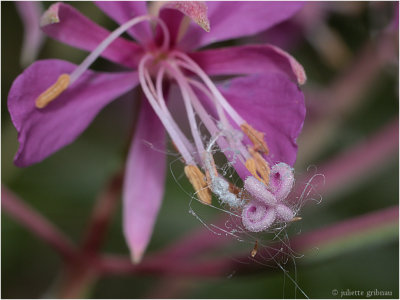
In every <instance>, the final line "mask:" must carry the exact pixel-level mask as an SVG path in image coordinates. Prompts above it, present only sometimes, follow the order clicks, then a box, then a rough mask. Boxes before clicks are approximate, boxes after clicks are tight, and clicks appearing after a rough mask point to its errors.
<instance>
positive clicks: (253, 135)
mask: <svg viewBox="0 0 400 300" xmlns="http://www.w3.org/2000/svg"><path fill="white" fill-rule="evenodd" d="M240 128H241V129H242V130H243V132H244V134H245V135H247V137H248V138H249V139H250V141H251V142H252V143H253V145H254V150H256V151H258V152H261V153H264V154H268V152H269V150H268V146H267V143H266V142H265V141H264V133H262V132H260V131H257V130H255V129H254V128H253V127H251V126H250V125H249V124H247V123H243V124H242V125H240Z"/></svg>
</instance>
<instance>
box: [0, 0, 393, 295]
mask: <svg viewBox="0 0 400 300" xmlns="http://www.w3.org/2000/svg"><path fill="white" fill-rule="evenodd" d="M50 4H51V3H48V2H46V3H45V7H48V6H49V5H50ZM1 5H2V7H1V8H2V10H1V14H2V15H1V25H2V45H3V47H2V53H1V55H2V57H1V59H2V66H3V68H2V83H1V85H2V86H1V87H2V91H1V96H2V102H1V105H2V106H1V107H2V111H1V116H2V122H1V125H2V135H1V142H2V151H1V152H2V153H1V155H2V157H1V163H2V170H1V171H2V183H3V184H5V185H6V186H7V187H9V188H10V189H11V190H12V191H14V192H15V193H16V194H17V195H19V196H20V197H21V198H23V199H25V200H26V201H28V202H29V203H30V204H31V205H32V206H33V207H34V208H36V209H37V210H38V211H40V212H41V213H42V214H43V215H44V216H46V217H48V218H49V219H50V220H51V221H52V222H54V223H55V224H56V225H57V226H59V227H60V228H62V230H63V231H65V232H66V233H67V234H68V236H70V237H71V238H72V239H73V240H74V241H77V242H79V239H80V238H81V234H82V228H85V225H86V224H87V221H88V219H87V218H88V216H89V215H90V212H91V209H92V206H93V204H94V199H95V198H96V195H98V193H99V191H100V190H101V188H102V187H103V185H104V184H105V183H106V182H107V180H108V178H110V176H112V175H113V174H114V173H115V172H116V171H117V170H119V169H120V168H121V167H122V166H123V163H124V158H125V154H126V152H127V147H128V145H129V141H130V135H131V128H132V126H133V124H134V119H135V115H136V114H135V107H136V104H135V101H134V100H132V99H134V96H133V94H128V95H126V96H124V97H122V99H120V100H118V101H115V102H113V103H112V104H111V105H109V106H108V107H107V108H105V109H104V110H103V111H102V112H101V113H100V114H99V115H98V116H97V117H96V119H95V121H94V122H93V123H92V124H91V126H90V127H89V128H88V130H86V131H85V132H84V133H83V134H82V136H80V137H79V138H78V139H77V141H76V142H74V143H73V144H71V145H69V146H67V147H65V148H64V149H62V150H61V151H59V152H57V153H56V154H54V155H53V156H51V157H49V158H48V159H46V160H45V161H43V162H42V163H39V164H36V165H33V166H31V167H28V168H25V169H19V168H16V167H15V166H14V165H13V163H12V160H13V156H14V154H15V152H16V150H17V146H18V143H17V134H16V131H15V129H14V127H13V126H12V124H11V121H10V117H9V114H8V111H7V105H6V103H7V101H6V99H7V93H8V91H9V88H10V86H11V83H12V81H13V80H14V79H15V78H16V76H17V75H18V74H20V73H21V72H22V69H21V68H20V67H19V53H20V47H21V41H22V25H21V22H20V20H19V17H18V15H17V14H16V10H15V7H14V4H13V3H12V2H2V3H1ZM72 5H73V6H75V7H76V8H78V9H79V10H80V11H81V12H82V13H83V14H85V15H87V16H89V17H90V18H91V19H93V20H95V21H96V22H98V23H99V24H102V25H103V26H105V27H107V28H110V29H111V28H115V23H114V22H113V21H111V20H109V19H108V18H107V17H106V16H105V15H104V14H102V13H101V12H100V10H99V9H97V8H96V7H95V6H94V5H93V4H91V3H87V2H74V3H72ZM308 5H313V4H312V3H310V4H308ZM330 5H331V6H334V7H335V6H336V8H340V6H346V3H344V2H336V3H331V4H330ZM353 5H355V6H356V8H357V9H356V11H355V12H353V13H350V14H349V13H343V11H342V10H341V9H336V10H332V11H329V13H328V14H327V16H326V20H325V22H326V24H327V26H328V27H329V28H331V29H332V30H334V31H335V32H336V33H337V34H338V35H339V36H340V38H341V39H342V41H343V42H344V43H345V44H346V45H347V47H348V49H349V50H350V52H351V57H352V58H353V59H355V58H356V57H357V55H358V53H359V51H360V49H362V47H363V45H364V44H365V43H367V42H368V41H370V40H371V39H372V38H373V37H374V35H375V34H377V32H379V31H380V30H382V29H383V28H385V26H387V25H388V24H389V22H390V20H391V18H392V14H393V11H394V9H393V6H394V5H393V3H384V4H382V6H377V5H376V4H375V3H373V2H370V3H363V2H358V3H357V4H354V3H353ZM232 43H233V42H228V43H227V44H232ZM289 51H290V52H291V53H292V54H293V55H294V56H295V57H296V58H298V60H299V61H300V62H301V63H302V64H303V65H304V66H305V69H306V71H307V74H308V84H307V85H306V87H310V88H312V87H313V86H322V87H323V86H324V85H327V84H329V83H330V82H331V81H332V80H334V79H335V78H337V77H338V76H340V75H341V73H342V72H343V70H344V69H345V68H346V67H348V66H349V65H350V64H349V65H345V66H344V67H343V68H342V69H334V68H332V67H330V66H329V64H326V63H325V62H324V59H323V57H322V56H321V55H319V52H318V50H316V49H315V47H313V45H311V44H310V43H309V41H308V40H307V39H301V41H300V42H299V43H298V44H296V45H295V46H292V47H291V48H290V49H289ZM84 57H85V52H83V51H80V50H76V49H73V48H71V47H69V46H65V45H62V44H60V43H58V42H56V41H53V40H51V39H47V40H46V43H45V47H44V49H43V50H42V51H41V54H40V58H60V59H65V60H69V61H71V62H74V63H79V62H80V61H82V59H83V58H84ZM94 68H95V69H99V70H100V69H109V68H115V67H114V66H112V65H111V64H110V63H108V62H106V61H105V60H102V59H100V60H98V61H97V62H96V63H95V65H94ZM397 68H398V67H397V65H394V66H388V67H385V68H383V69H382V70H381V72H380V74H379V75H378V76H376V80H375V81H374V83H373V84H372V85H371V86H368V87H365V89H366V93H365V94H366V96H365V99H362V101H361V105H359V107H358V109H357V110H356V111H355V112H354V113H352V114H350V115H349V116H347V117H346V118H345V119H343V120H341V124H340V128H339V131H340V133H339V134H338V135H333V136H332V139H331V140H330V141H329V143H328V145H327V147H325V148H324V150H323V151H322V152H321V153H318V155H316V156H315V157H313V160H312V161H307V162H305V163H303V164H302V165H299V166H298V168H297V172H299V173H302V172H305V171H304V170H305V169H306V168H307V166H309V165H314V164H315V165H316V166H318V165H319V164H321V163H323V162H325V161H327V160H329V159H330V158H332V157H335V156H336V155H338V154H339V153H341V152H342V151H343V150H344V149H346V148H347V147H349V146H351V145H353V144H355V143H357V142H358V141H362V140H364V139H366V138H367V137H368V136H369V135H371V134H372V133H374V132H376V131H378V130H379V128H380V127H381V126H383V125H385V124H386V122H388V121H389V120H392V119H393V118H394V117H395V116H397V114H398V76H397V75H398V73H397V72H398V70H397ZM349 84H351V82H349ZM135 100H137V99H135ZM136 102H137V101H136ZM318 138H319V137H318V136H316V137H315V139H318ZM299 140H301V136H300V138H299ZM299 159H300V160H301V157H299ZM174 160H175V157H170V163H171V169H172V170H173V172H174V174H175V175H176V176H178V177H179V176H180V175H182V173H183V172H182V166H181V165H180V164H179V163H176V162H174ZM180 183H181V184H182V189H181V188H180V187H179V186H178V185H177V183H176V182H175V180H174V178H173V176H171V173H170V171H169V175H168V176H167V183H166V194H165V198H164V202H163V206H162V209H161V212H160V215H159V218H158V220H157V224H156V227H155V230H154V235H153V238H152V242H151V244H150V247H149V250H148V252H149V253H151V252H153V251H155V250H157V249H162V248H163V247H165V246H166V245H169V244H171V243H173V241H174V240H176V239H178V238H179V237H180V236H183V235H184V234H186V233H188V232H190V231H191V230H192V229H195V228H198V227H200V226H202V225H201V224H200V223H199V222H198V220H196V218H194V217H193V216H192V215H191V214H190V213H188V210H189V208H188V200H189V197H188V196H187V193H191V187H190V186H189V184H188V183H186V181H185V180H182V181H180ZM143 192H144V193H145V192H146V191H143ZM397 203H398V161H397V159H396V158H395V157H394V158H393V160H392V161H391V162H390V164H387V165H385V166H383V167H382V168H380V169H379V170H376V172H375V174H371V176H369V177H368V178H367V179H366V180H364V181H363V182H361V183H357V184H354V185H353V186H352V188H351V189H349V190H347V191H346V192H344V193H339V194H337V195H336V194H335V195H327V196H326V197H324V199H323V202H322V203H321V204H319V205H314V206H313V205H311V206H308V207H306V208H305V209H304V211H303V212H302V217H303V221H302V222H301V224H298V225H296V230H298V231H302V232H307V231H311V230H316V229H318V228H321V227H324V226H328V225H332V224H335V223H336V222H339V221H341V220H344V219H348V218H351V217H354V216H359V215H362V214H364V213H367V212H371V211H375V210H379V209H382V208H385V207H388V206H391V205H394V204H397ZM212 214H214V215H215V214H216V212H212ZM1 222H2V224H1V225H2V251H1V256H2V257H1V258H2V266H1V268H2V270H1V271H2V297H3V298H36V297H46V296H49V295H51V291H52V289H53V288H54V286H55V285H56V284H57V281H58V280H59V276H60V275H59V274H60V273H59V272H60V268H61V266H62V264H61V261H60V259H59V257H58V256H57V254H56V253H54V252H53V251H52V250H51V249H49V248H48V247H47V246H46V245H44V244H43V243H42V242H41V241H40V240H38V239H36V238H35V237H34V236H32V235H31V234H30V233H29V232H27V231H26V230H25V229H24V228H22V227H21V226H19V225H18V224H16V223H15V222H14V221H13V220H12V219H11V218H9V217H8V216H7V215H6V214H2V221H1ZM398 248H399V245H398V240H397V238H396V236H395V235H390V236H389V238H383V239H379V242H378V243H375V244H371V245H370V246H369V247H362V248H360V247H359V248H357V247H356V248H353V249H352V250H350V251H347V252H345V253H341V254H340V255H338V256H328V257H326V258H324V259H323V260H318V261H315V262H310V261H307V259H306V258H301V259H298V260H297V270H298V274H297V282H298V284H299V286H300V287H301V288H302V289H303V290H304V291H305V292H306V294H307V295H308V296H309V297H311V298H332V297H333V298H336V297H334V296H333V295H332V290H333V289H338V290H339V293H340V291H341V290H346V289H350V290H364V291H367V290H375V289H378V290H385V291H392V293H393V298H398V296H399V295H398V282H399V270H398V265H399V261H398V250H399V249H398ZM103 250H104V251H106V252H110V253H120V254H124V255H127V254H128V249H127V247H126V245H125V242H124V239H123V235H122V230H121V213H120V209H118V213H117V214H116V216H115V218H114V219H113V222H112V226H111V227H110V229H109V232H108V237H107V241H106V243H105V245H104V247H103ZM271 271H274V272H271ZM162 279H163V277H162V276H125V277H105V278H102V279H100V281H99V282H98V283H97V284H96V285H95V286H94V288H93V290H92V293H91V295H90V296H91V297H93V298H142V297H147V296H148V295H149V294H150V292H151V290H152V289H153V288H154V287H157V284H158V283H159V282H161V280H162ZM174 281H176V282H178V283H179V282H181V283H182V285H184V286H185V287H186V288H185V289H184V290H183V291H184V293H183V294H181V295H180V296H181V297H189V298H282V297H286V298H290V297H294V296H295V294H294V293H295V288H294V285H293V284H292V283H291V282H290V281H289V280H288V279H287V278H286V279H285V276H284V274H283V272H282V271H279V270H278V271H276V270H271V269H270V268H267V267H266V268H265V272H259V273H256V274H253V275H246V276H242V274H238V273H233V274H226V277H223V278H220V279H195V280H190V279H187V278H186V279H184V278H175V279H174ZM297 296H300V294H299V293H297Z"/></svg>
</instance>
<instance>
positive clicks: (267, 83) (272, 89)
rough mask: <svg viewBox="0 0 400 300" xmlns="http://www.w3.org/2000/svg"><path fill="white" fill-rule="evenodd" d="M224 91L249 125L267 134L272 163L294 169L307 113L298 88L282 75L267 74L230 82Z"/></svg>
mask: <svg viewBox="0 0 400 300" xmlns="http://www.w3.org/2000/svg"><path fill="white" fill-rule="evenodd" d="M220 90H221V91H222V93H223V94H224V96H225V97H226V99H227V100H228V101H229V102H230V104H231V105H232V106H233V108H234V109H235V110H236V111H237V112H238V113H239V115H241V117H242V118H243V119H244V120H246V121H247V123H248V124H250V125H251V126H253V127H254V128H255V129H257V130H259V131H261V132H263V133H265V141H266V143H267V145H268V147H269V150H270V154H269V156H268V157H269V161H270V163H272V164H275V163H277V162H285V163H287V164H288V165H291V166H293V164H294V162H295V161H296V154H297V144H296V139H297V137H298V135H299V134H300V131H301V128H302V126H303V122H304V118H305V113H306V108H305V105H304V95H303V93H302V92H301V90H300V89H299V88H298V87H297V85H296V84H295V83H293V82H292V81H290V80H289V79H288V78H287V76H284V75H282V74H279V73H275V74H274V73H264V74H259V75H253V76H246V77H240V78H235V79H233V80H230V81H227V82H226V83H225V84H223V85H220Z"/></svg>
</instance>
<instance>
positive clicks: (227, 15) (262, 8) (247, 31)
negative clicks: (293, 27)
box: [180, 1, 303, 49]
mask: <svg viewBox="0 0 400 300" xmlns="http://www.w3.org/2000/svg"><path fill="white" fill-rule="evenodd" d="M302 5H303V4H302V3H300V2H284V3H282V2H273V1H271V2H263V1H260V2H250V1H249V2H247V1H234V2H225V1H215V2H207V6H208V19H209V20H210V32H209V33H206V32H204V30H203V29H201V28H199V27H198V26H195V24H192V25H191V26H190V27H189V29H188V31H187V33H186V34H185V36H184V38H183V39H182V41H181V42H180V46H181V47H182V48H184V49H194V48H199V47H202V46H205V45H207V44H211V43H215V42H219V41H222V40H228V39H234V38H239V37H242V36H246V35H252V34H255V33H258V32H261V31H263V30H266V29H268V28H270V27H272V26H274V25H276V24H278V23H280V22H282V21H284V20H286V19H288V18H290V17H291V16H292V15H293V14H295V13H296V12H297V11H298V10H299V9H300V8H301V6H302Z"/></svg>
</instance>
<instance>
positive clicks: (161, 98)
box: [144, 66, 194, 153]
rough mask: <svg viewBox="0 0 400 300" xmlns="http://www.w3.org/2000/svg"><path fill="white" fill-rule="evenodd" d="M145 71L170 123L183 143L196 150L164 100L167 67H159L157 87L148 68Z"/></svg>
mask: <svg viewBox="0 0 400 300" xmlns="http://www.w3.org/2000/svg"><path fill="white" fill-rule="evenodd" d="M144 71H145V76H146V78H147V80H148V83H149V85H150V88H151V90H153V91H154V96H155V98H156V100H157V102H158V104H159V105H160V107H161V110H162V111H163V112H164V113H165V114H166V117H167V118H168V119H169V121H170V123H171V124H172V126H173V128H174V130H175V131H176V132H177V133H178V135H179V137H180V138H181V140H182V142H183V144H184V145H185V147H186V148H187V149H188V150H189V151H190V152H191V153H193V152H194V148H193V145H192V143H191V142H189V140H188V139H187V138H186V136H185V134H184V133H183V132H182V131H181V130H180V128H179V126H178V125H177V124H176V122H175V121H174V119H173V117H172V115H171V113H170V112H169V110H168V107H167V105H166V102H165V100H164V95H163V91H162V81H163V77H164V72H165V68H164V67H163V66H161V68H160V69H159V71H158V73H157V79H156V88H155V87H154V85H153V82H152V80H151V78H150V74H149V72H148V70H147V69H145V70H144Z"/></svg>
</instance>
